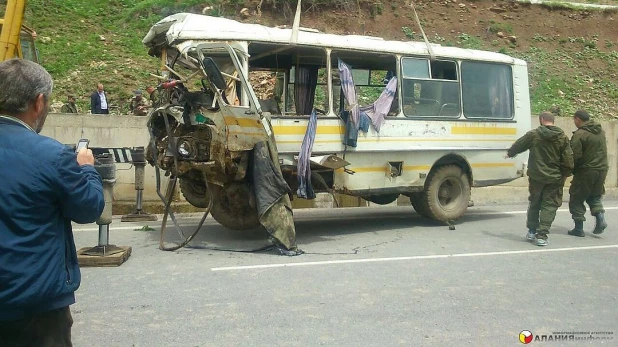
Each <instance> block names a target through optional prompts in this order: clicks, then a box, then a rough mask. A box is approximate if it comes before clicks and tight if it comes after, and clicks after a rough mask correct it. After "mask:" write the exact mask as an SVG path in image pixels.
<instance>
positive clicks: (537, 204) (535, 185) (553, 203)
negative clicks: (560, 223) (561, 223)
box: [526, 179, 564, 239]
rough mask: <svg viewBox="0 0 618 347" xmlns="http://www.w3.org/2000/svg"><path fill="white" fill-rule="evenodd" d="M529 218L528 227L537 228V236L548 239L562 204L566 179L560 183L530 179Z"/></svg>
mask: <svg viewBox="0 0 618 347" xmlns="http://www.w3.org/2000/svg"><path fill="white" fill-rule="evenodd" d="M528 182H529V185H528V191H529V192H530V196H529V197H528V201H530V204H529V205H528V214H527V216H528V220H527V221H526V227H528V229H531V230H536V232H537V238H541V239H547V234H548V233H549V228H550V227H551V224H552V223H553V222H554V218H556V211H557V210H558V207H560V206H561V205H562V188H563V187H564V180H562V181H560V182H558V183H543V182H539V181H535V180H533V179H529V180H528Z"/></svg>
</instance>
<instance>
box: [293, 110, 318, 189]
mask: <svg viewBox="0 0 618 347" xmlns="http://www.w3.org/2000/svg"><path fill="white" fill-rule="evenodd" d="M317 126H318V116H317V115H316V113H315V109H314V110H313V111H312V112H311V117H309V123H308V124H307V131H306V132H305V138H303V144H302V145H301V146H300V153H299V154H298V165H297V167H296V168H297V171H298V190H297V191H296V195H298V197H299V198H303V199H315V192H314V191H313V186H312V185H311V151H312V149H313V141H314V140H315V132H316V128H317Z"/></svg>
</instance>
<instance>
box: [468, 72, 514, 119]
mask: <svg viewBox="0 0 618 347" xmlns="http://www.w3.org/2000/svg"><path fill="white" fill-rule="evenodd" d="M511 76H512V73H511V68H510V67H509V66H507V65H498V64H491V63H480V62H468V61H464V62H462V63H461V82H462V95H463V111H464V116H465V117H466V118H497V119H512V118H513V84H512V77H511Z"/></svg>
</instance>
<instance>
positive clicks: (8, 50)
mask: <svg viewBox="0 0 618 347" xmlns="http://www.w3.org/2000/svg"><path fill="white" fill-rule="evenodd" d="M25 9H26V0H8V2H7V4H6V10H5V12H4V18H3V19H0V61H4V60H8V59H11V58H15V57H19V58H24V59H28V60H32V61H34V62H37V63H38V60H39V59H38V54H37V50H36V48H35V46H34V39H35V37H36V33H35V32H34V31H33V30H32V29H29V28H27V27H25V26H23V25H22V23H23V20H24V11H25Z"/></svg>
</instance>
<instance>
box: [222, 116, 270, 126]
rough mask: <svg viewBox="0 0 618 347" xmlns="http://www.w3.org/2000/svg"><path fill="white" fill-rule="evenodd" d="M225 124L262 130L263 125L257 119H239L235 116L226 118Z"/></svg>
mask: <svg viewBox="0 0 618 347" xmlns="http://www.w3.org/2000/svg"><path fill="white" fill-rule="evenodd" d="M225 124H227V125H239V126H241V127H246V128H262V124H260V122H259V121H258V120H257V119H250V118H238V117H233V116H227V117H225Z"/></svg>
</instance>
